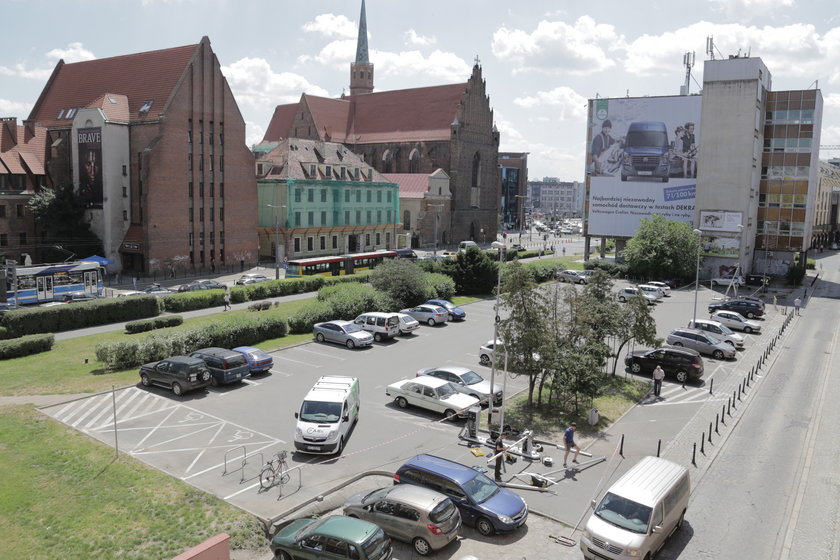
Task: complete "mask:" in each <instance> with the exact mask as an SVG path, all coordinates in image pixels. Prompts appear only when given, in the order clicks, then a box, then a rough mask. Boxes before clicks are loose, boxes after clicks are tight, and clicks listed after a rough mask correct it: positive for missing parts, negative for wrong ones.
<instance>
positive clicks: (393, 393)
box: [385, 375, 479, 420]
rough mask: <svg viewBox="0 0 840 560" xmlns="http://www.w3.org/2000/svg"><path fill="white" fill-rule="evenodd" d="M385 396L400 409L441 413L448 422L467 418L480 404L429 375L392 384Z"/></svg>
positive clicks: (386, 390) (386, 389)
mask: <svg viewBox="0 0 840 560" xmlns="http://www.w3.org/2000/svg"><path fill="white" fill-rule="evenodd" d="M385 395H387V396H389V397H393V399H394V401H395V402H396V403H397V406H399V407H400V408H407V407H408V405H413V406H419V407H420V408H425V409H427V410H432V411H434V412H440V413H442V414H443V415H444V416H445V417H446V419H447V420H454V419H455V417H461V418H462V417H464V416H466V413H467V410H469V409H470V408H472V407H473V406H478V403H479V400H478V399H476V398H474V397H471V396H469V395H465V394H464V393H459V392H458V391H456V390H455V387H453V386H452V384H451V383H450V382H449V381H445V380H443V379H438V378H437V377H429V376H427V375H424V376H421V377H413V378H411V379H403V380H402V381H397V382H396V383H391V384H390V385H388V386H387V387H385Z"/></svg>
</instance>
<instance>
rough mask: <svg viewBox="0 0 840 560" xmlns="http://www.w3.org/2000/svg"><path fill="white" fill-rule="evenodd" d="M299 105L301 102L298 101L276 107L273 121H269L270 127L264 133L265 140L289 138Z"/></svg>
mask: <svg viewBox="0 0 840 560" xmlns="http://www.w3.org/2000/svg"><path fill="white" fill-rule="evenodd" d="M299 106H300V103H299V102H298V103H292V104H289V105H278V106H277V107H275V108H274V115H272V117H271V122H269V123H268V129H267V130H266V131H265V135H263V142H267V141H278V140H281V139H283V138H287V137H288V136H289V130H290V129H291V128H292V123H293V122H294V118H295V113H297V110H298V107H299Z"/></svg>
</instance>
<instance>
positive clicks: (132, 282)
mask: <svg viewBox="0 0 840 560" xmlns="http://www.w3.org/2000/svg"><path fill="white" fill-rule="evenodd" d="M131 286H132V287H133V288H134V290H135V291H136V290H137V275H135V276H134V278H132V279H131Z"/></svg>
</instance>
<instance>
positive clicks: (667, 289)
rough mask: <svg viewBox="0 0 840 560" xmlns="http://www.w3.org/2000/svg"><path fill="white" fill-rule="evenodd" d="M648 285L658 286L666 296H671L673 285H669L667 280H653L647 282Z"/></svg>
mask: <svg viewBox="0 0 840 560" xmlns="http://www.w3.org/2000/svg"><path fill="white" fill-rule="evenodd" d="M647 285H648V286H656V287H657V288H659V289H660V290H662V294H663V295H664V296H665V297H671V286H669V285H668V284H666V283H665V282H660V281H659V280H651V281H650V282H647Z"/></svg>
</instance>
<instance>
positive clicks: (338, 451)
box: [335, 436, 344, 455]
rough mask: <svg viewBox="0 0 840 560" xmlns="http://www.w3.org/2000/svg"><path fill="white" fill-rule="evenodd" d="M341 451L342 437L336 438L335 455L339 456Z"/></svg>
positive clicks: (342, 448) (342, 447) (342, 446)
mask: <svg viewBox="0 0 840 560" xmlns="http://www.w3.org/2000/svg"><path fill="white" fill-rule="evenodd" d="M342 451H344V436H341V437H340V438H338V447H336V448H335V454H336V455H341V452H342Z"/></svg>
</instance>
